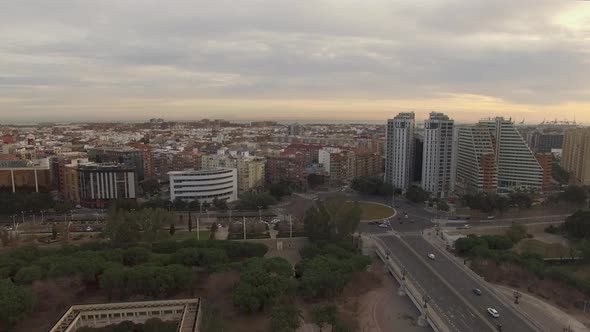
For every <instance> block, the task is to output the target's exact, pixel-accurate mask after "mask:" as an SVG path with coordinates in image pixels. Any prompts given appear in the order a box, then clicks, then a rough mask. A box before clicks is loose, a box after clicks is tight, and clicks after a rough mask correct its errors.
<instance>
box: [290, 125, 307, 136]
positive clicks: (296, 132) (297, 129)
mask: <svg viewBox="0 0 590 332" xmlns="http://www.w3.org/2000/svg"><path fill="white" fill-rule="evenodd" d="M303 129H304V128H303V126H302V125H300V124H299V123H292V124H290V125H289V127H288V128H287V135H289V136H302V135H303Z"/></svg>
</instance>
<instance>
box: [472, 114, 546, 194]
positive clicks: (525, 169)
mask: <svg viewBox="0 0 590 332" xmlns="http://www.w3.org/2000/svg"><path fill="white" fill-rule="evenodd" d="M479 123H480V124H482V125H484V126H486V127H487V128H488V130H489V132H490V135H491V140H492V142H493V146H494V150H495V157H496V165H497V169H498V191H499V192H510V191H513V190H515V189H537V190H541V189H542V188H543V169H542V168H541V165H539V162H538V161H537V159H536V158H535V155H534V154H533V152H532V151H531V150H530V149H529V147H528V145H527V144H526V142H525V140H524V139H523V138H522V136H521V135H520V133H519V132H518V130H516V127H515V126H514V123H513V122H512V121H511V120H506V119H504V118H502V117H496V118H493V119H486V120H480V121H479Z"/></svg>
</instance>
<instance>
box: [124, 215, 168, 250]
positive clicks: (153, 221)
mask: <svg viewBox="0 0 590 332" xmlns="http://www.w3.org/2000/svg"><path fill="white" fill-rule="evenodd" d="M129 215H130V218H135V219H136V220H138V222H139V226H140V228H141V230H142V231H143V237H144V238H145V239H146V240H147V241H150V242H152V241H155V240H156V239H157V238H158V234H159V232H160V229H161V228H162V225H164V224H165V223H166V222H167V221H169V220H170V218H171V215H170V212H168V211H166V210H164V209H162V208H157V209H151V208H147V209H143V210H140V211H132V212H130V214H129Z"/></svg>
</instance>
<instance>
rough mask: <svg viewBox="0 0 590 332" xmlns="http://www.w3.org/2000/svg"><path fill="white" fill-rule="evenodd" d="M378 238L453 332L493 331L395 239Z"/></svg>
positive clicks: (474, 310)
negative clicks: (427, 297)
mask: <svg viewBox="0 0 590 332" xmlns="http://www.w3.org/2000/svg"><path fill="white" fill-rule="evenodd" d="M379 239H380V240H381V241H382V243H383V244H384V245H385V246H386V247H387V248H388V249H389V251H390V255H392V256H394V257H395V259H396V260H397V261H398V262H400V263H401V265H402V267H403V268H404V269H406V271H408V274H409V276H410V278H412V279H413V280H414V281H415V282H416V283H417V284H418V286H419V288H420V289H422V290H423V291H424V292H425V293H426V294H427V295H428V296H429V297H430V299H431V300H430V301H429V305H430V306H431V308H433V309H434V310H436V312H437V313H439V315H440V316H441V318H443V319H444V320H445V322H446V323H447V324H448V326H449V327H450V328H452V330H453V331H492V330H494V325H492V324H490V323H489V322H487V321H486V320H485V319H483V318H482V317H479V316H478V313H477V310H476V309H472V308H469V307H468V306H466V305H464V304H463V302H462V301H461V299H460V298H459V297H458V296H457V294H455V293H454V292H453V290H452V289H451V288H449V287H448V286H447V285H446V284H445V282H444V281H443V280H442V279H440V278H439V277H438V276H436V275H435V274H434V273H433V272H432V270H431V269H430V268H429V267H428V266H427V264H425V263H423V262H421V261H420V259H419V258H418V257H416V256H415V255H414V254H413V253H412V251H411V250H410V249H409V248H408V247H407V246H406V245H404V244H403V243H402V242H401V241H400V240H399V239H397V238H396V237H394V236H383V237H379Z"/></svg>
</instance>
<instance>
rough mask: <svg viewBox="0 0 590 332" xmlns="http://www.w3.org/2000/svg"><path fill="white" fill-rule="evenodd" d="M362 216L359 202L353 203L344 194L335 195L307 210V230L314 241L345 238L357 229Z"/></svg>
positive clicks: (305, 221) (305, 220)
mask: <svg viewBox="0 0 590 332" xmlns="http://www.w3.org/2000/svg"><path fill="white" fill-rule="evenodd" d="M360 217H361V209H360V206H359V204H358V202H355V203H353V204H351V203H349V202H347V201H346V199H345V197H344V196H335V197H332V198H329V199H327V200H326V201H318V202H317V203H316V205H315V206H314V207H311V208H309V209H308V210H307V211H306V213H305V218H304V224H305V231H306V233H307V235H308V237H309V238H310V240H312V241H316V240H328V239H344V238H347V237H349V236H350V235H351V234H352V233H354V232H355V231H356V229H357V227H358V225H359V223H360Z"/></svg>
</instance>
